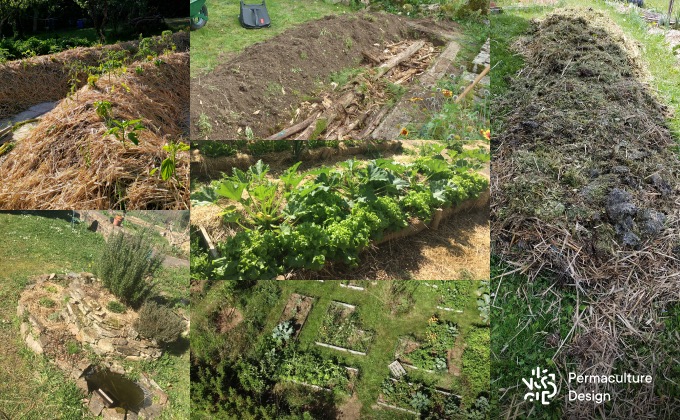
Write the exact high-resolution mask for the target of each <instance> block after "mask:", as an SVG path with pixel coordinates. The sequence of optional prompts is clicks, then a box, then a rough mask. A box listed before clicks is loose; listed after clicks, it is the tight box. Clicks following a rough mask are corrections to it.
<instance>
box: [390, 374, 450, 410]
mask: <svg viewBox="0 0 680 420" xmlns="http://www.w3.org/2000/svg"><path fill="white" fill-rule="evenodd" d="M377 403H378V404H379V405H382V406H384V407H387V408H392V409H398V410H402V411H408V412H410V413H413V414H421V413H432V412H437V413H441V412H444V411H451V410H452V409H454V406H455V407H456V408H457V407H459V406H460V396H458V395H454V394H452V393H451V392H449V391H447V390H443V389H439V388H436V387H433V386H427V385H425V384H423V383H421V382H415V381H414V382H409V380H408V375H405V376H403V377H402V378H401V379H398V380H397V379H394V378H387V379H385V380H384V381H383V383H382V386H381V393H380V395H379V396H378V401H377Z"/></svg>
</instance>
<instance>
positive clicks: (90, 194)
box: [0, 53, 189, 210]
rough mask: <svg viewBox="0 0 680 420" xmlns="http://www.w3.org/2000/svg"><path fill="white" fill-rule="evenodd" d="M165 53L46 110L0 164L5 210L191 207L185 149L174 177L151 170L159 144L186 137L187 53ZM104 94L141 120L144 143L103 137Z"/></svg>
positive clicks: (122, 114)
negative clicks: (100, 105)
mask: <svg viewBox="0 0 680 420" xmlns="http://www.w3.org/2000/svg"><path fill="white" fill-rule="evenodd" d="M161 59H162V63H161V64H160V65H156V64H155V63H154V62H151V61H149V62H146V63H142V64H140V65H141V67H142V68H143V71H142V72H141V73H138V72H137V71H135V69H129V70H128V71H127V73H125V74H122V75H119V76H113V77H112V78H111V80H110V81H109V79H108V76H104V77H102V78H101V79H100V80H99V82H98V83H97V85H96V87H94V88H93V87H91V86H89V85H87V86H85V87H83V88H82V89H81V90H80V91H78V92H77V94H75V95H73V96H72V97H70V98H68V99H66V100H64V101H62V102H61V103H60V104H59V105H58V106H57V107H56V108H55V109H54V110H53V111H52V112H50V113H48V114H46V115H45V116H44V117H43V118H42V120H41V121H40V124H39V125H38V126H37V127H36V128H35V129H34V130H33V131H32V132H31V133H30V134H29V136H28V137H27V138H25V139H24V140H22V141H20V142H19V143H18V144H17V146H16V148H15V149H14V150H13V151H12V153H11V154H10V155H9V157H8V159H7V160H5V161H4V162H3V163H2V164H1V165H0V208H2V209H108V208H123V207H125V208H127V209H164V210H173V209H187V208H188V207H189V191H188V188H189V154H188V152H181V153H179V154H178V157H177V160H178V164H177V165H178V167H177V179H171V180H169V181H167V182H166V181H162V180H161V179H160V177H159V174H158V173H156V174H155V175H153V176H151V175H150V174H149V172H150V171H151V170H152V169H153V168H156V167H159V166H160V164H161V162H162V160H163V159H165V158H166V157H167V156H168V154H167V153H166V152H165V151H164V150H163V149H162V146H163V145H164V144H166V143H168V142H170V141H178V140H181V139H182V138H183V137H184V136H185V135H186V131H187V120H188V115H189V111H188V103H189V54H188V53H173V54H169V55H164V56H162V57H161ZM125 86H127V87H128V88H129V91H127V89H126V88H125ZM104 100H105V101H109V102H111V104H112V111H111V115H112V117H113V118H115V119H117V120H131V119H139V118H141V119H142V123H143V124H144V126H145V127H146V129H144V130H141V131H140V132H138V133H139V146H134V145H133V144H132V143H130V142H129V141H126V143H125V144H122V143H121V142H120V141H119V140H117V139H116V138H115V137H113V136H112V135H108V136H107V135H105V132H106V131H107V127H106V124H105V122H104V121H103V120H102V118H100V117H99V116H98V115H97V114H96V111H95V106H94V102H95V101H104Z"/></svg>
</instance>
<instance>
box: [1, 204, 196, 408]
mask: <svg viewBox="0 0 680 420" xmlns="http://www.w3.org/2000/svg"><path fill="white" fill-rule="evenodd" d="M71 215H72V213H71V212H70V211H50V212H0V237H2V241H0V261H1V263H0V266H1V269H0V378H1V379H0V418H4V417H3V414H4V415H5V416H7V417H8V418H11V419H15V418H17V419H18V418H22V419H36V420H37V419H56V418H65V419H80V418H89V415H88V413H87V409H86V408H83V406H82V403H81V401H80V400H81V398H82V395H81V394H80V392H79V391H78V389H77V388H76V386H75V383H74V382H72V381H70V380H68V379H67V378H66V377H65V376H64V375H63V374H62V373H61V371H59V370H58V369H56V368H55V367H53V366H52V365H51V364H50V363H48V362H47V361H46V359H45V358H44V357H43V356H38V355H35V354H34V353H33V352H31V351H30V350H28V349H27V348H26V346H25V345H24V343H23V341H22V340H21V338H20V336H19V320H18V319H17V317H16V305H17V301H18V299H19V295H20V293H21V291H22V290H23V289H24V287H25V286H26V284H28V282H29V277H31V276H36V275H41V274H47V273H67V272H76V273H79V272H83V271H92V267H93V265H94V262H95V260H96V259H97V258H98V257H99V254H100V252H101V251H102V249H103V245H104V238H103V237H102V236H101V235H99V234H97V233H93V232H90V231H88V230H87V225H86V224H79V223H71ZM188 276H189V275H188V270H187V269H184V272H183V273H180V272H179V269H175V270H173V271H172V272H169V271H166V272H163V273H160V277H161V278H166V279H170V280H172V285H173V287H172V288H169V287H168V288H167V289H168V292H167V293H172V294H171V295H170V296H173V297H179V296H180V295H182V294H183V296H184V297H186V296H188ZM180 278H184V279H185V282H184V285H183V287H184V289H182V288H181V287H182V283H181V282H180V281H179V280H178V279H180ZM164 289H165V288H164ZM170 290H172V292H170ZM185 347H186V346H185ZM174 350H175V351H174V352H173V351H171V352H170V354H168V355H166V356H164V357H163V358H161V359H160V360H159V361H157V362H154V363H152V364H147V365H145V366H144V370H145V371H147V372H150V373H151V374H152V377H153V378H154V379H155V380H156V382H158V383H159V384H160V385H161V387H163V388H164V390H166V392H168V394H169V396H170V400H171V408H170V409H169V410H166V412H165V413H164V418H172V419H175V418H176V419H182V418H188V415H189V396H188V395H189V355H188V351H187V349H186V348H181V343H179V348H176V349H174Z"/></svg>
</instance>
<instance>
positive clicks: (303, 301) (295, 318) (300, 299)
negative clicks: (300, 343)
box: [279, 293, 314, 338]
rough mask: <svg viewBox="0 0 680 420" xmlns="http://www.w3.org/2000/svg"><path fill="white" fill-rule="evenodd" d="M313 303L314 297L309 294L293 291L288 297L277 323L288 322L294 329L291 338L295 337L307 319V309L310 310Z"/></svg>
mask: <svg viewBox="0 0 680 420" xmlns="http://www.w3.org/2000/svg"><path fill="white" fill-rule="evenodd" d="M313 304H314V298H311V297H309V296H303V295H299V294H297V293H293V294H291V295H290V297H289V298H288V302H287V303H286V306H285V307H284V308H283V313H281V317H280V318H279V324H281V323H283V322H290V323H291V326H292V327H293V328H294V329H295V334H294V335H293V338H297V336H298V335H300V331H302V327H303V326H304V325H305V321H307V316H308V315H309V311H311V310H312V305H313Z"/></svg>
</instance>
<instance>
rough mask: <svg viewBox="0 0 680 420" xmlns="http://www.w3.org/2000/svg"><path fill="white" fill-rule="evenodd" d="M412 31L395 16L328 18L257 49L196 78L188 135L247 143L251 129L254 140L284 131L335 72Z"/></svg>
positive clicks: (257, 45) (279, 37)
mask: <svg viewBox="0 0 680 420" xmlns="http://www.w3.org/2000/svg"><path fill="white" fill-rule="evenodd" d="M407 32H408V31H407V28H406V25H405V24H404V22H403V21H402V20H401V19H400V18H399V17H397V16H394V15H389V14H353V15H348V16H341V17H338V16H328V17H326V18H324V19H321V20H317V21H313V22H308V23H305V24H303V25H300V26H298V27H295V28H293V29H290V30H288V31H286V32H284V33H282V34H280V35H278V36H276V37H274V38H272V39H270V40H268V41H266V42H264V43H259V44H255V45H252V46H250V47H248V48H246V49H245V50H244V51H243V53H241V54H240V55H238V56H236V57H234V58H232V59H231V60H229V61H227V62H226V63H224V64H222V65H220V66H218V67H217V68H216V69H215V70H214V71H213V72H212V73H209V74H206V75H204V76H200V77H197V78H195V79H194V80H192V83H191V91H192V95H191V123H192V124H191V136H192V138H193V139H196V140H201V139H214V140H225V139H226V140H229V139H235V138H239V137H243V136H244V130H245V127H250V128H251V129H252V130H253V133H254V135H255V137H257V138H265V137H268V136H270V135H272V134H274V132H276V131H277V130H279V129H282V128H284V127H285V126H286V125H287V122H288V121H289V120H290V119H291V117H293V115H294V110H295V108H296V107H297V105H298V104H299V103H300V102H302V101H303V100H305V99H311V98H312V97H313V96H314V95H315V94H316V93H318V92H319V91H320V90H321V89H322V88H323V87H324V85H323V83H327V80H328V78H329V76H330V75H331V74H332V73H335V72H339V71H341V70H343V69H347V68H351V67H357V66H358V65H359V64H360V63H361V62H362V61H363V60H364V55H363V52H367V53H368V54H369V55H378V54H377V52H380V51H382V50H383V48H384V47H385V46H386V45H387V44H390V43H393V42H396V41H399V40H401V39H402V38H404V37H406V35H407ZM376 44H377V45H376ZM239 129H240V130H241V132H240V133H239Z"/></svg>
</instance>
